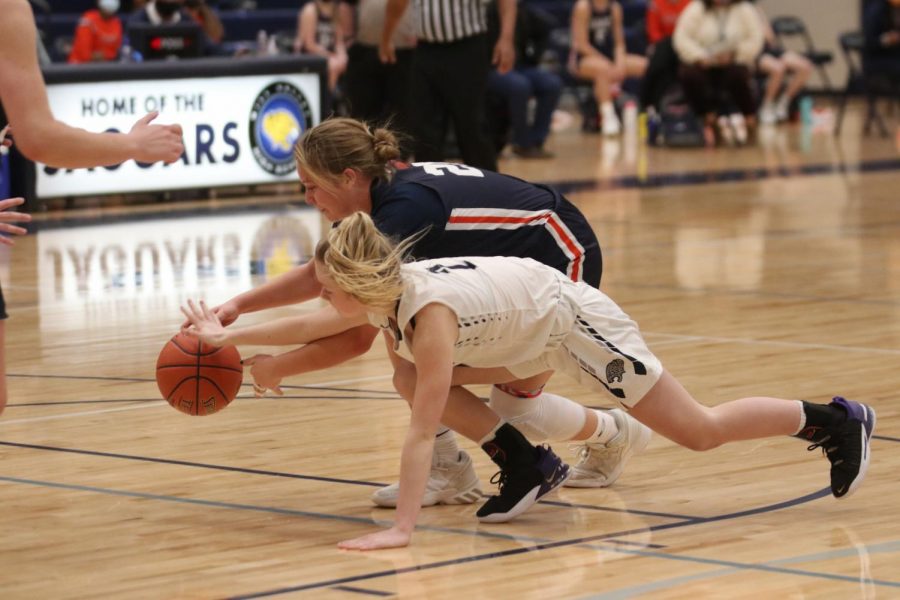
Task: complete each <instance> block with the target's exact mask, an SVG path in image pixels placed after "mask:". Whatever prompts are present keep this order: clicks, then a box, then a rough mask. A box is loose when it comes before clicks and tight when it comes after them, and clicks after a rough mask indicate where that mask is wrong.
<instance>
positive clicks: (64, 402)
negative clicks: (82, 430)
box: [0, 392, 399, 425]
mask: <svg viewBox="0 0 900 600" xmlns="http://www.w3.org/2000/svg"><path fill="white" fill-rule="evenodd" d="M348 393H352V392H348ZM397 398H399V396H398V397H397ZM397 398H391V397H386V396H377V397H374V396H321V395H315V396H293V395H290V394H285V395H283V396H273V397H268V398H256V397H255V396H252V395H248V396H237V397H236V398H235V400H241V401H244V402H246V401H248V400H252V401H257V400H259V401H261V400H265V401H267V402H271V401H272V400H372V401H377V400H397ZM127 402H147V403H150V402H165V400H163V399H162V398H116V399H111V400H58V401H53V402H13V403H10V404H7V405H6V407H7V408H22V407H27V406H65V405H67V404H118V403H127ZM2 424H3V422H2V421H0V425H2Z"/></svg>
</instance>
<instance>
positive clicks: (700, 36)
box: [672, 0, 764, 144]
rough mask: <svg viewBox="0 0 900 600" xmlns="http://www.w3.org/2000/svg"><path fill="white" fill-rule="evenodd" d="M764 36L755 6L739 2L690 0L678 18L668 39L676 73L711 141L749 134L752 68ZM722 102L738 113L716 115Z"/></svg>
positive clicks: (752, 113) (743, 137)
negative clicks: (677, 65) (678, 63)
mask: <svg viewBox="0 0 900 600" xmlns="http://www.w3.org/2000/svg"><path fill="white" fill-rule="evenodd" d="M763 41H764V36H763V31H762V27H760V23H759V17H758V16H757V14H756V9H754V7H753V6H752V5H751V4H748V3H746V2H743V1H734V0H693V2H691V3H690V4H689V5H688V6H687V8H685V9H684V12H682V13H681V16H680V17H678V24H677V25H676V26H675V33H674V35H673V36H672V42H673V44H674V46H675V51H676V52H677V53H678V58H679V59H680V60H681V67H680V68H679V78H680V79H681V83H682V85H683V86H684V92H685V95H686V96H687V98H688V101H689V102H690V104H691V107H692V108H693V110H694V112H695V113H697V114H698V115H701V116H702V117H703V119H704V124H705V126H706V129H707V132H708V134H709V136H708V141H710V143H712V141H713V139H715V140H717V141H718V140H725V141H727V140H729V139H734V140H735V141H736V142H737V143H739V144H743V143H745V142H746V141H748V140H749V139H752V138H753V136H754V133H755V130H756V98H755V96H754V92H753V81H752V74H751V70H750V69H751V67H752V66H753V64H754V62H755V61H756V57H757V56H759V53H760V52H761V51H762V48H763ZM723 93H724V96H725V97H723ZM723 105H724V109H725V111H726V112H731V110H732V105H733V106H734V107H736V109H737V110H738V111H739V113H733V115H732V116H733V118H731V119H729V118H725V117H724V116H723V117H722V118H719V111H720V110H721V109H722V108H723ZM739 115H743V118H742V119H741V118H739Z"/></svg>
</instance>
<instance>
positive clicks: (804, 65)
mask: <svg viewBox="0 0 900 600" xmlns="http://www.w3.org/2000/svg"><path fill="white" fill-rule="evenodd" d="M781 60H782V61H783V62H784V64H785V65H786V67H787V69H788V70H789V71H790V72H791V80H790V82H789V83H788V85H787V88H786V89H785V90H784V98H785V101H786V103H790V101H791V100H793V99H794V97H795V96H796V95H797V93H798V92H800V90H802V89H803V86H804V85H806V82H807V81H808V80H809V76H810V75H811V74H812V70H813V65H812V63H811V62H809V60H808V59H807V58H806V57H805V56H801V55H799V54H797V53H796V52H786V53H785V54H784V56H782V57H781Z"/></svg>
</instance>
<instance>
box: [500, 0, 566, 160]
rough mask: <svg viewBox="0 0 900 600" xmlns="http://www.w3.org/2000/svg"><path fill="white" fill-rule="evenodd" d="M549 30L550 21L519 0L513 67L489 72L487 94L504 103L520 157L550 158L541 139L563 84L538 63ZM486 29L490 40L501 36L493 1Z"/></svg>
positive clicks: (551, 118)
mask: <svg viewBox="0 0 900 600" xmlns="http://www.w3.org/2000/svg"><path fill="white" fill-rule="evenodd" d="M551 29H552V22H551V21H550V18H549V17H548V16H547V15H545V14H543V13H542V12H540V11H538V10H537V9H535V8H533V7H531V6H529V5H528V4H527V3H522V2H520V3H519V6H518V10H517V11H516V29H515V48H516V63H515V67H514V68H513V70H512V71H509V72H508V73H500V72H499V71H497V70H496V69H494V70H492V71H491V73H490V75H488V94H489V95H492V96H495V97H498V98H500V99H501V100H502V102H503V103H504V105H505V107H506V109H507V111H508V114H509V121H510V127H511V129H512V151H513V153H514V154H516V155H517V156H520V157H522V158H552V157H553V154H552V153H551V152H548V151H547V150H545V149H544V142H545V141H546V139H547V136H548V135H549V134H550V123H551V121H552V120H553V111H554V110H556V105H557V104H558V103H559V97H560V94H562V87H563V84H562V79H560V77H559V75H557V74H556V73H551V72H550V71H548V70H546V69H543V68H541V66H540V61H541V56H542V55H543V54H544V50H546V48H547V42H548V39H549V37H550V30H551ZM488 32H489V33H488V35H489V37H490V38H491V39H492V40H496V39H497V38H498V37H499V35H500V19H499V14H498V13H497V6H496V3H492V5H491V8H490V9H489V11H488ZM531 98H534V99H535V107H534V117H533V119H532V121H531V123H530V124H529V122H528V112H529V111H528V103H529V101H530V100H531Z"/></svg>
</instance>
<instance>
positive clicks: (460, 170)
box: [413, 162, 484, 177]
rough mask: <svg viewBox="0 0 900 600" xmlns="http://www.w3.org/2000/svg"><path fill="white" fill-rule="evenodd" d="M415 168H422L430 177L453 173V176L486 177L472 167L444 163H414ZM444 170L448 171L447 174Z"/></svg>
mask: <svg viewBox="0 0 900 600" xmlns="http://www.w3.org/2000/svg"><path fill="white" fill-rule="evenodd" d="M413 166H414V167H422V168H423V169H425V172H426V173H428V174H429V175H446V174H447V173H452V174H453V175H461V176H463V177H484V173H482V172H481V171H479V170H478V169H476V168H475V167H470V166H468V165H459V164H454V163H443V162H420V163H413ZM444 170H446V173H445V172H444Z"/></svg>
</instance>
